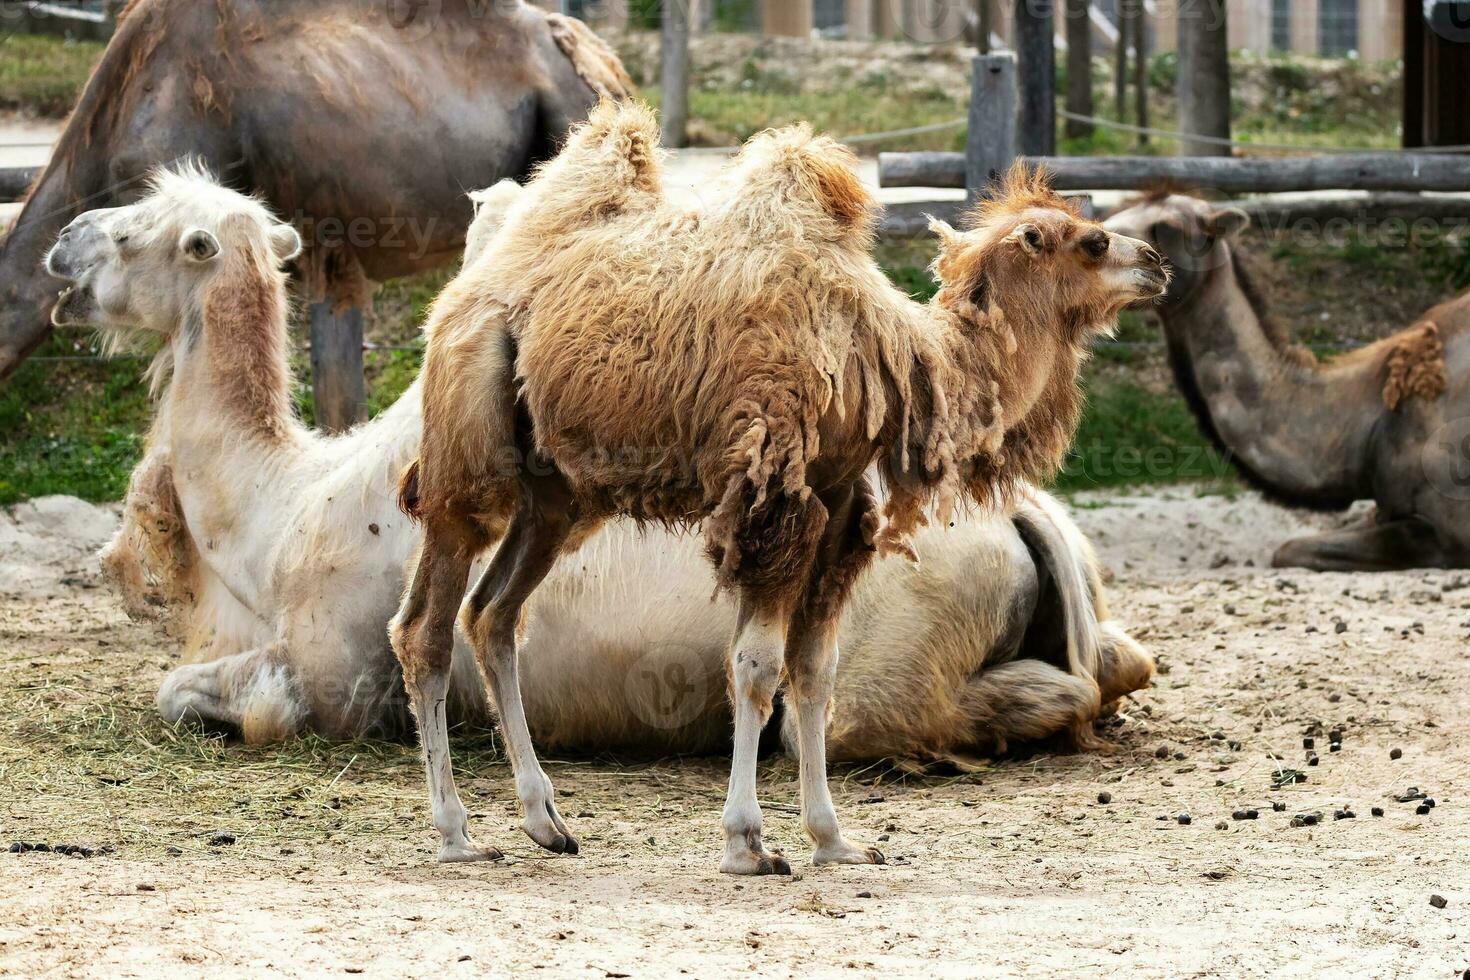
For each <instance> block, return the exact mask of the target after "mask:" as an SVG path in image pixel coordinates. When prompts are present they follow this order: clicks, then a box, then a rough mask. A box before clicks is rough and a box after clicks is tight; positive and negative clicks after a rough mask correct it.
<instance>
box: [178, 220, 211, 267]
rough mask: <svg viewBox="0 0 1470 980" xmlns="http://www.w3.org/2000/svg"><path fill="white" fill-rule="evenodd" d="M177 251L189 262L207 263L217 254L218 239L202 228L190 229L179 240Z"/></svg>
mask: <svg viewBox="0 0 1470 980" xmlns="http://www.w3.org/2000/svg"><path fill="white" fill-rule="evenodd" d="M179 251H180V252H182V253H184V257H185V258H187V259H188V260H189V261H191V262H199V263H204V262H208V261H209V260H210V259H212V258H214V257H215V256H216V255H218V254H219V239H218V238H215V237H214V235H212V234H210V233H209V232H207V231H205V230H204V229H203V228H191V229H189V230H188V231H186V232H184V234H183V237H181V238H180V239H179Z"/></svg>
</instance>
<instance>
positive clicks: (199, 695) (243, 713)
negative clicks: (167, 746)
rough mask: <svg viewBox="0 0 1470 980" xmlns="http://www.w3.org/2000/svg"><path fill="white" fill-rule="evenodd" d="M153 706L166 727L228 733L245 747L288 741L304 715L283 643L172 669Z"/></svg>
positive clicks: (306, 712)
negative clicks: (237, 735) (195, 725)
mask: <svg viewBox="0 0 1470 980" xmlns="http://www.w3.org/2000/svg"><path fill="white" fill-rule="evenodd" d="M156 704H157V707H158V713H159V714H160V715H162V716H163V720H164V721H166V722H168V723H169V724H171V725H177V724H182V723H202V724H205V725H218V726H224V727H227V728H233V729H235V730H237V731H239V733H240V736H241V738H243V739H244V740H245V741H246V742H247V743H248V744H250V745H270V744H273V743H276V742H283V741H285V740H286V739H288V738H291V737H292V736H294V735H296V734H298V733H299V732H300V731H301V729H302V728H303V727H304V726H305V724H306V721H307V715H308V714H309V712H308V709H307V706H306V701H305V699H304V698H303V697H302V696H301V690H300V685H299V684H298V683H297V678H296V675H295V673H294V671H293V670H292V669H291V665H290V663H289V661H288V659H287V655H286V647H285V644H282V643H272V644H271V645H270V646H265V647H261V648H259V649H256V650H247V651H245V652H244V653H237V654H234V655H233V656H229V657H221V658H219V659H218V660H212V661H210V662H208V663H202V664H184V665H183V666H180V667H175V668H174V669H173V670H171V671H169V672H168V675H167V676H166V677H164V679H163V684H162V685H161V686H160V687H159V689H158V697H157V699H156Z"/></svg>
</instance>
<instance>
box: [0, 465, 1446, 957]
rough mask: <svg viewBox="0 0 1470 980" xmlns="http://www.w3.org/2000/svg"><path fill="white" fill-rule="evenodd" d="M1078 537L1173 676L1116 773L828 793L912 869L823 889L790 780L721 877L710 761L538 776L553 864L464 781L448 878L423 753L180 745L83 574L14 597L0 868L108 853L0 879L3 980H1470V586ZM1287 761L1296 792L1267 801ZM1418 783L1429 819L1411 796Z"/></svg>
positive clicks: (1264, 542) (1248, 514)
mask: <svg viewBox="0 0 1470 980" xmlns="http://www.w3.org/2000/svg"><path fill="white" fill-rule="evenodd" d="M48 508H50V510H51V511H53V512H54V511H57V510H60V509H63V508H62V507H61V506H60V505H58V504H55V503H51V502H42V505H41V507H40V508H39V510H38V512H37V513H36V514H31V515H27V514H20V515H19V521H17V520H16V519H15V518H14V517H12V518H11V519H10V525H9V527H10V532H11V536H10V537H9V538H0V540H5V541H8V542H10V544H11V551H10V553H11V554H13V555H14V554H19V553H20V552H21V551H23V550H24V548H29V549H30V551H29V552H28V554H30V555H32V556H33V559H34V562H35V563H39V564H43V565H44V564H47V563H48V562H50V563H52V564H59V565H60V566H68V565H71V564H74V563H75V558H74V553H75V549H73V550H71V551H66V550H63V549H62V548H61V547H60V546H59V545H57V544H56V542H55V541H52V542H51V543H50V544H49V545H48V544H47V543H46V542H45V541H44V540H42V539H43V538H44V535H41V534H33V535H32V536H31V539H30V540H29V543H28V544H27V543H25V542H21V545H17V544H16V542H18V541H21V539H20V537H19V535H18V532H16V527H17V525H18V526H19V527H20V528H21V530H26V529H34V528H36V527H37V526H38V525H44V523H45V519H46V518H45V514H46V512H47V510H48ZM1078 513H1079V517H1080V518H1081V520H1082V522H1083V523H1084V525H1085V526H1086V527H1087V528H1088V529H1089V531H1091V532H1092V533H1093V534H1094V535H1095V537H1096V538H1097V539H1098V542H1099V545H1100V548H1101V550H1102V553H1103V555H1104V557H1105V559H1106V561H1107V563H1108V565H1109V566H1110V567H1111V568H1112V569H1113V570H1114V572H1115V573H1116V576H1117V578H1116V581H1115V582H1114V586H1113V590H1114V594H1115V597H1116V606H1117V612H1118V614H1119V616H1120V617H1121V618H1122V619H1123V620H1125V621H1126V622H1128V623H1130V624H1132V626H1133V627H1134V628H1135V629H1136V631H1137V633H1138V634H1139V635H1140V636H1141V637H1142V638H1143V639H1144V641H1145V642H1147V643H1148V644H1150V645H1151V646H1152V648H1153V649H1154V650H1155V652H1156V653H1157V654H1158V656H1159V658H1160V661H1161V671H1160V676H1159V678H1158V682H1157V685H1156V687H1155V688H1154V689H1153V690H1152V691H1149V692H1146V693H1145V695H1143V696H1142V697H1140V698H1139V699H1138V702H1137V703H1136V704H1134V705H1132V706H1131V707H1130V708H1129V710H1128V713H1127V718H1126V719H1125V720H1123V721H1122V722H1120V723H1119V724H1118V725H1117V726H1116V728H1115V729H1114V730H1113V731H1112V732H1111V736H1112V738H1113V739H1114V740H1115V741H1116V743H1117V749H1116V751H1114V752H1112V753H1109V754H1104V755H1088V756H1066V757H1058V756H1048V755H1040V756H1035V757H1032V758H1029V759H1023V760H1011V761H1004V762H1000V763H997V764H996V765H995V766H993V767H992V768H990V769H987V770H985V771H983V772H981V773H978V774H975V775H970V776H962V777H953V776H950V777H944V776H935V777H929V778H917V779H916V778H912V777H909V778H900V777H897V776H896V775H895V774H891V773H885V772H884V771H883V770H882V769H881V768H874V769H869V770H864V771H845V772H839V773H837V774H836V775H835V795H836V798H837V802H838V808H839V811H840V812H841V814H842V815H843V817H844V819H845V821H846V824H847V827H848V830H849V834H850V836H852V837H853V838H854V839H857V840H861V841H863V842H866V843H872V842H875V841H876V842H880V846H881V847H883V849H884V850H885V851H886V853H887V855H888V857H889V859H890V861H891V864H890V865H889V866H887V867H870V868H836V869H832V868H823V869H813V868H811V867H809V866H805V865H804V863H803V861H804V858H805V855H806V853H807V847H806V844H805V842H804V841H803V840H802V839H801V836H800V832H799V829H798V828H797V825H796V817H795V803H796V787H795V784H794V777H795V772H794V769H793V767H792V766H791V764H790V763H789V762H786V761H783V760H774V761H772V762H771V763H769V764H767V765H765V766H764V767H763V770H762V793H763V797H764V799H765V800H766V801H767V804H768V810H767V820H768V839H769V840H772V841H774V842H775V843H777V844H779V845H783V846H785V847H786V849H787V851H788V853H789V854H791V855H792V856H793V857H795V858H796V859H797V864H798V873H797V876H795V877H793V878H780V879H765V880H737V879H731V878H726V877H722V876H720V875H719V874H717V873H716V872H715V867H716V864H717V850H718V843H719V828H718V811H719V803H720V799H721V795H722V789H723V786H722V784H723V775H724V768H723V767H724V763H723V761H722V760H698V761H687V762H665V763H661V764H658V765H638V766H626V765H624V766H619V765H614V764H610V763H586V762H577V761H567V762H556V763H553V764H551V765H550V766H549V767H548V768H549V770H550V772H551V774H552V778H553V779H554V780H555V781H556V783H557V786H558V790H559V792H560V793H561V794H562V796H563V801H562V802H563V807H562V809H563V811H564V812H565V813H566V814H567V816H568V818H569V819H570V820H571V822H572V823H573V825H574V827H575V828H576V829H578V831H579V833H581V834H582V842H583V853H582V856H580V857H575V858H566V857H560V858H558V857H551V856H543V855H542V854H540V853H539V852H537V851H536V849H535V848H534V846H533V845H531V843H530V842H529V841H528V840H526V839H525V838H524V837H523V836H522V835H521V834H520V833H519V831H518V830H517V829H516V824H517V817H516V815H515V812H514V811H515V806H514V799H513V797H512V795H511V790H510V780H509V773H508V770H507V768H506V767H505V766H504V765H503V764H501V763H500V762H498V761H497V759H496V758H495V756H494V755H493V754H491V753H488V752H476V751H473V750H472V751H469V752H461V772H462V773H463V775H464V780H463V783H462V785H464V786H466V787H467V797H468V798H469V800H470V803H469V805H470V807H471V811H472V825H473V828H474V831H475V832H476V833H477V834H478V836H479V837H480V838H481V839H484V840H490V841H494V842H495V843H496V844H497V845H499V846H500V847H501V848H502V849H504V850H505V851H506V852H507V855H508V859H507V861H506V862H505V863H504V864H499V865H494V866H453V867H441V866H438V865H436V864H434V863H433V862H432V858H433V854H434V840H433V834H432V831H431V830H430V829H429V827H428V824H427V818H426V813H425V809H426V807H425V804H424V803H423V801H422V798H421V796H420V794H421V792H422V789H421V787H422V784H421V781H420V780H421V777H420V775H419V770H418V767H417V764H416V758H415V753H414V751H413V749H412V747H411V746H408V745H397V744H386V743H376V744H373V743H358V744H354V745H349V746H325V745H322V744H315V745H307V746H305V747H304V748H303V747H297V748H295V749H286V750H272V751H262V750H250V749H245V748H243V747H240V746H238V745H233V744H229V743H225V742H222V741H220V740H214V739H209V740H195V741H182V742H181V741H180V740H179V738H178V736H176V735H174V734H172V733H169V732H168V731H167V730H166V729H164V728H163V727H162V726H161V725H159V724H158V723H157V722H156V721H155V720H153V719H152V717H151V715H150V713H149V711H148V704H149V701H150V699H151V696H152V692H153V690H154V688H155V687H156V684H157V681H158V679H159V676H160V674H161V672H162V670H163V669H164V668H165V667H167V666H168V665H169V664H170V663H171V661H172V657H173V654H172V651H171V647H170V644H169V643H168V641H167V640H166V639H164V638H163V637H162V636H160V635H159V634H158V633H157V632H156V631H155V630H153V629H152V628H151V627H146V626H140V625H136V624H132V623H129V622H128V621H127V620H126V619H125V618H124V616H123V615H122V613H121V612H120V610H119V609H118V607H117V605H116V604H115V603H114V602H113V601H112V600H111V599H110V598H109V597H108V596H107V595H105V594H104V593H103V592H102V591H100V590H96V589H89V588H87V587H86V586H87V585H89V584H90V582H89V581H88V580H87V579H86V578H85V576H82V577H77V576H76V575H74V574H68V575H60V576H56V577H55V580H54V581H51V582H49V583H48V582H47V581H46V577H45V576H44V575H40V574H35V575H32V576H31V579H30V584H29V585H24V586H23V585H21V584H20V583H19V582H18V580H16V578H15V572H14V569H13V568H12V569H11V570H10V571H9V572H8V573H7V574H8V575H9V576H10V577H9V578H8V579H5V580H0V592H3V593H6V594H7V599H6V601H5V602H4V603H3V605H0V670H3V672H4V673H3V677H0V692H3V693H0V718H3V721H0V726H3V727H0V734H3V739H0V785H4V786H5V787H6V790H5V792H4V793H3V794H0V844H4V843H8V842H9V841H11V840H20V841H26V842H32V843H34V842H49V843H52V844H57V843H73V844H80V845H83V846H86V847H90V848H93V849H95V850H96V851H98V853H97V854H95V856H93V857H91V858H90V859H83V858H77V857H64V856H61V855H58V854H56V853H36V852H31V853H23V854H0V974H15V975H26V976H40V975H59V976H83V975H88V976H90V975H96V974H98V973H108V974H122V975H148V976H151V975H158V974H170V973H199V972H204V971H208V972H209V973H211V974H213V975H218V976H242V975H251V976H255V975H260V974H267V973H268V974H290V975H307V974H311V975H316V974H322V973H326V974H333V973H344V972H345V973H350V974H358V973H360V974H363V975H368V976H397V975H410V976H414V975H423V974H428V973H431V972H432V973H436V974H441V975H442V974H447V975H465V976H469V975H476V974H484V973H489V974H492V975H503V974H511V973H534V974H536V975H541V976H550V975H556V976H560V975H568V976H587V977H617V976H669V975H679V974H684V975H690V976H699V977H712V976H724V975H733V974H737V973H745V972H747V971H751V972H753V973H754V974H756V975H760V976H773V977H776V976H791V975H794V974H798V973H799V974H803V975H811V974H817V975H825V974H829V973H830V974H837V973H842V974H847V975H852V974H859V975H861V974H868V973H883V974H887V975H902V976H932V975H953V976H972V975H977V974H994V975H1023V974H1024V975H1027V976H1044V975H1056V976H1079V975H1087V974H1089V973H1093V972H1096V971H1098V970H1107V971H1117V972H1120V973H1121V972H1123V971H1127V972H1128V973H1130V974H1133V975H1137V976H1204V975H1209V976H1256V975H1263V974H1267V973H1270V974H1273V975H1285V976H1308V975H1310V976H1324V975H1334V974H1335V975H1353V976H1415V977H1418V976H1425V977H1447V978H1448V977H1453V976H1459V975H1460V972H1461V971H1463V970H1465V969H1466V968H1467V966H1470V915H1467V910H1470V887H1467V881H1470V856H1467V853H1466V850H1465V847H1464V840H1465V835H1466V832H1467V830H1470V816H1467V808H1466V807H1465V805H1464V799H1465V794H1466V791H1467V789H1470V747H1467V742H1466V741H1465V735H1466V733H1467V728H1470V725H1467V722H1466V718H1465V715H1466V701H1465V694H1464V692H1465V690H1466V688H1467V684H1470V656H1467V652H1470V651H1467V644H1466V640H1467V634H1470V576H1467V575H1465V574H1459V573H1441V572H1423V573H1412V574H1395V575H1368V576H1356V577H1349V576H1343V575H1313V574H1308V573H1304V572H1285V573H1283V572H1276V571H1271V570H1269V569H1268V568H1266V567H1265V561H1266V558H1267V556H1268V554H1269V551H1270V549H1271V547H1272V546H1273V545H1274V544H1275V543H1277V542H1278V541H1280V540H1281V539H1282V538H1283V537H1285V536H1288V535H1290V534H1293V533H1297V532H1298V531H1300V530H1302V529H1304V528H1306V527H1307V523H1306V522H1305V521H1303V519H1301V518H1300V517H1299V516H1298V515H1293V514H1290V513H1287V512H1285V511H1281V510H1278V509H1276V508H1274V507H1271V506H1268V505H1266V504H1264V503H1262V502H1260V501H1259V500H1257V499H1255V498H1253V497H1250V496H1243V497H1241V498H1239V499H1234V500H1231V499H1226V498H1222V497H1204V498H1199V497H1195V496H1194V495H1193V494H1192V493H1191V492H1189V491H1170V492H1165V493H1158V494H1152V495H1148V496H1139V497H1128V498H1120V499H1116V500H1111V501H1102V500H1088V499H1083V500H1081V501H1079V511H1078ZM109 516H110V515H108V514H106V513H102V514H94V517H95V520H94V521H93V522H92V526H93V529H94V531H95V530H97V529H103V530H104V531H105V524H106V518H108V517H109ZM73 519H74V520H76V522H77V526H81V524H82V523H83V522H82V520H81V514H80V513H75V514H73ZM85 536H86V535H79V536H78V537H79V538H80V537H85ZM101 536H105V533H104V534H103V535H100V536H99V535H98V534H96V533H92V534H91V537H92V538H93V539H94V540H92V541H88V542H80V541H79V542H78V544H81V543H86V544H88V545H90V544H92V543H96V540H100V537H101ZM1187 542H1192V544H1186V543H1187ZM22 545H23V546H24V547H22ZM48 549H49V550H48ZM48 554H49V555H50V556H51V557H50V558H47V557H46V556H47V555H48ZM27 560H32V559H26V558H24V557H23V556H22V557H21V558H18V559H17V561H16V562H15V563H14V564H24V563H25V561H27ZM63 578H65V579H66V581H65V582H63V581H62V579H63ZM1339 621H1340V622H1342V623H1343V624H1344V625H1343V627H1342V629H1341V631H1340V632H1339V631H1338V628H1337V627H1336V625H1335V624H1336V623H1337V622H1339ZM1332 729H1341V731H1342V741H1341V751H1339V752H1332V751H1330V750H1329V740H1330V739H1329V735H1328V732H1330V731H1331V730H1332ZM1308 732H1311V733H1314V737H1315V741H1316V749H1317V752H1318V753H1319V757H1320V764H1319V765H1316V766H1309V765H1307V764H1306V761H1305V757H1306V753H1305V751H1304V749H1303V736H1304V734H1306V733H1308ZM1393 749H1399V750H1401V751H1402V753H1403V754H1402V758H1401V759H1398V760H1396V761H1395V760H1392V759H1391V758H1390V752H1391V750H1393ZM1282 768H1290V769H1298V770H1300V771H1301V772H1302V773H1304V774H1305V776H1306V782H1303V783H1295V784H1291V785H1289V786H1284V787H1280V788H1273V776H1274V775H1275V774H1276V773H1277V772H1278V770H1279V769H1282ZM1411 785H1413V786H1417V787H1420V788H1421V789H1422V790H1423V791H1425V792H1427V793H1428V794H1429V795H1430V796H1432V797H1434V799H1435V801H1436V803H1437V806H1436V807H1435V808H1434V809H1433V810H1431V811H1430V812H1429V813H1428V814H1427V815H1422V816H1421V815H1419V814H1417V813H1416V806H1417V803H1416V802H1407V803H1405V802H1398V801H1397V800H1396V799H1395V797H1396V795H1398V794H1401V793H1402V792H1403V791H1404V790H1405V789H1406V788H1407V787H1409V786H1411ZM1101 793H1108V794H1111V802H1110V803H1108V804H1106V805H1104V804H1102V803H1100V802H1099V794H1101ZM1273 802H1278V803H1280V804H1281V805H1282V806H1284V811H1282V812H1277V811H1275V810H1273V808H1272V803H1273ZM1372 807H1381V808H1383V810H1384V811H1385V815H1384V816H1382V817H1379V818H1375V817H1373V816H1371V808H1372ZM1244 808H1253V809H1256V810H1258V811H1259V817H1258V819H1255V820H1238V821H1237V820H1233V819H1232V818H1231V817H1232V811H1235V810H1237V809H1244ZM1344 808H1350V809H1351V810H1352V811H1353V812H1354V813H1355V814H1356V817H1355V819H1343V820H1334V812H1335V811H1337V810H1340V809H1344ZM1186 812H1187V813H1188V814H1190V815H1191V817H1192V822H1191V823H1190V824H1189V825H1187V826H1185V825H1181V824H1180V823H1179V822H1178V820H1177V819H1176V818H1177V815H1178V814H1180V813H1186ZM1301 813H1313V814H1315V813H1320V814H1321V815H1322V816H1321V822H1320V823H1319V824H1317V825H1316V826H1299V827H1293V826H1291V822H1292V818H1293V817H1294V816H1295V815H1297V814H1301ZM220 833H228V834H230V835H232V838H233V842H232V843H227V842H225V841H224V840H223V839H222V838H219V837H217V836H216V835H217V834H220ZM104 848H111V849H112V850H111V851H104V850H103V849H104ZM1432 895H1439V896H1442V897H1443V898H1444V899H1446V901H1447V905H1446V907H1445V908H1443V909H1441V908H1436V907H1435V906H1434V905H1432V904H1431V896H1432Z"/></svg>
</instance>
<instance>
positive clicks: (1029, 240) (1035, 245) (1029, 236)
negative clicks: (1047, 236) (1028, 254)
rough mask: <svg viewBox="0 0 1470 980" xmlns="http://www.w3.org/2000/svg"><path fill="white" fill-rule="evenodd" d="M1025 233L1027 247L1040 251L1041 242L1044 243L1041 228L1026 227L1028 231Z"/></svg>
mask: <svg viewBox="0 0 1470 980" xmlns="http://www.w3.org/2000/svg"><path fill="white" fill-rule="evenodd" d="M1025 235H1026V247H1027V248H1029V249H1031V251H1033V252H1039V251H1041V244H1042V243H1041V232H1040V230H1038V229H1036V228H1027V229H1026V232H1025Z"/></svg>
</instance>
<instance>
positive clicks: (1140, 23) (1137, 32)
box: [1120, 0, 1149, 146]
mask: <svg viewBox="0 0 1470 980" xmlns="http://www.w3.org/2000/svg"><path fill="white" fill-rule="evenodd" d="M1148 62H1149V43H1148V8H1146V7H1145V6H1144V5H1143V0H1137V9H1136V10H1135V11H1134V14H1133V103H1134V109H1135V118H1134V124H1135V125H1137V126H1139V127H1140V128H1143V129H1147V128H1148ZM1120 118H1121V117H1120ZM1138 145H1139V146H1148V134H1147V133H1139V134H1138Z"/></svg>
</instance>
